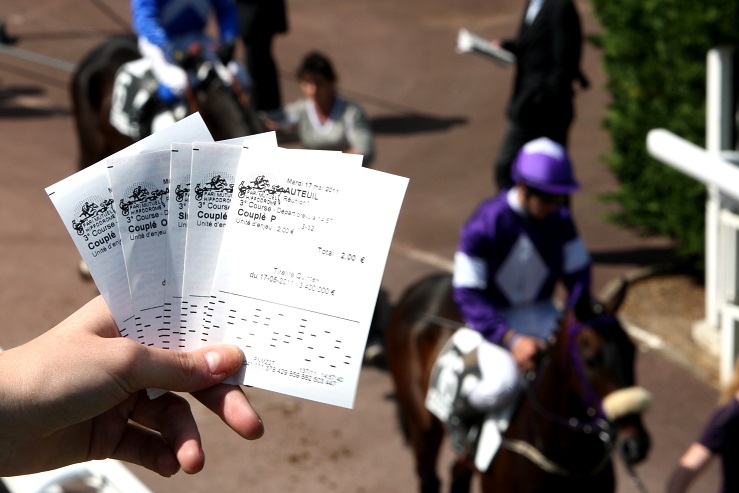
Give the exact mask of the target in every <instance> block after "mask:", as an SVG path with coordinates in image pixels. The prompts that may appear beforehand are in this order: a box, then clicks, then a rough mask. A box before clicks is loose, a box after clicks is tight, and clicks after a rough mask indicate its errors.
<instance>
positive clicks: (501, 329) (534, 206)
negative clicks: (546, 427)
mask: <svg viewBox="0 0 739 493" xmlns="http://www.w3.org/2000/svg"><path fill="white" fill-rule="evenodd" d="M511 174H512V178H513V181H514V183H515V185H514V186H513V188H511V189H507V190H504V191H502V192H501V193H500V195H498V196H497V197H494V198H490V199H488V200H486V201H484V202H483V203H482V204H481V205H480V206H479V207H478V209H477V210H476V211H475V213H474V214H473V215H472V217H471V218H470V219H469V220H468V221H467V223H466V224H465V225H464V227H463V228H462V231H461V240H460V242H459V247H458V249H457V252H456V254H455V257H454V277H453V287H454V299H455V301H456V303H457V305H458V306H459V309H460V311H461V313H462V317H463V319H464V322H465V324H466V325H467V326H468V327H471V328H473V329H475V330H476V331H478V332H479V333H480V334H481V335H482V337H483V339H484V341H483V343H482V344H481V346H480V347H479V349H478V358H477V359H478V363H479V367H480V375H481V378H480V380H479V383H476V384H475V385H474V386H472V388H471V389H468V391H469V393H468V394H467V403H466V405H469V406H470V407H471V409H468V410H469V411H477V412H494V411H496V410H501V409H503V408H505V407H506V406H507V405H508V404H511V403H513V402H514V401H515V399H516V397H517V396H518V393H519V390H520V389H521V377H520V372H519V370H524V371H528V370H533V369H535V366H536V358H537V355H538V353H539V352H540V351H541V350H542V349H543V348H544V345H545V341H547V340H548V339H549V338H550V336H551V335H552V334H553V332H554V331H555V329H556V327H557V322H558V320H559V317H560V315H561V312H560V310H558V309H557V307H556V306H555V305H554V303H553V300H552V296H553V292H554V289H555V286H556V284H557V282H558V281H562V282H563V283H564V285H565V286H566V288H567V290H568V292H569V299H568V304H574V303H575V301H576V300H577V299H579V297H580V296H583V295H585V296H589V295H590V267H591V260H590V255H589V254H588V252H587V249H586V248H585V245H584V243H583V241H582V239H581V238H580V236H579V235H578V233H577V229H576V227H575V224H574V222H573V219H572V217H571V215H570V211H569V209H568V207H567V206H566V203H567V195H568V194H570V193H571V192H573V191H574V190H576V189H577V188H578V186H579V185H578V183H577V182H576V181H575V178H574V176H573V171H572V166H571V163H570V159H569V157H568V156H567V153H566V151H565V150H564V148H563V147H562V146H561V145H560V144H558V143H556V142H554V141H552V140H549V139H547V138H540V139H536V140H533V141H531V142H529V143H527V144H526V145H525V146H524V147H523V148H522V149H521V151H519V153H518V156H517V157H516V160H515V161H514V163H513V170H512V173H511Z"/></svg>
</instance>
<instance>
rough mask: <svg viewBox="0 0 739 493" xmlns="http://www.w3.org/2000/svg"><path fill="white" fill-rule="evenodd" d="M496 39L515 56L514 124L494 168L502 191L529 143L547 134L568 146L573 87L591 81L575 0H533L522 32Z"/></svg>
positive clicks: (510, 108) (511, 121)
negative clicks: (585, 73)
mask: <svg viewBox="0 0 739 493" xmlns="http://www.w3.org/2000/svg"><path fill="white" fill-rule="evenodd" d="M492 43H493V44H494V45H496V46H500V47H502V48H504V49H506V50H509V51H511V52H512V53H513V54H514V55H516V75H515V79H514V83H513V93H512V96H511V100H510V102H509V105H508V118H509V126H508V130H507V132H506V135H505V138H504V140H503V144H502V147H501V149H500V152H499V154H498V157H497V159H496V161H495V163H494V169H493V176H494V178H495V181H496V184H497V186H498V188H499V189H501V190H502V189H506V188H510V187H511V186H512V185H513V183H512V182H511V178H510V176H511V163H512V162H513V159H514V158H515V157H516V154H517V153H518V151H519V150H520V149H521V147H522V146H523V145H524V144H525V143H526V142H529V141H531V140H534V139H536V138H539V137H548V138H550V139H552V140H554V141H555V142H558V143H560V144H562V146H564V147H567V135H568V132H569V128H570V124H571V123H572V121H573V119H574V107H573V106H574V105H573V99H574V87H573V86H574V83H575V82H576V81H577V82H579V83H580V86H581V87H582V88H586V87H587V85H588V82H587V80H586V79H585V77H584V76H583V75H582V72H581V71H580V54H581V51H582V31H581V27H580V17H579V15H578V13H577V10H576V9H575V6H574V5H573V3H572V1H571V0H530V1H529V3H528V7H527V9H526V11H525V12H524V16H523V20H522V21H521V27H520V29H519V32H518V36H517V37H516V38H515V39H506V40H493V41H492Z"/></svg>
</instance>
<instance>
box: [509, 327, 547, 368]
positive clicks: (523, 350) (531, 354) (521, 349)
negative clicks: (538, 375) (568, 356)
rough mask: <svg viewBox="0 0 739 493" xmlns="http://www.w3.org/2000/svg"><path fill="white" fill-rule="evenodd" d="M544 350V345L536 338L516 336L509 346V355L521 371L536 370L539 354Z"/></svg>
mask: <svg viewBox="0 0 739 493" xmlns="http://www.w3.org/2000/svg"><path fill="white" fill-rule="evenodd" d="M542 350H544V343H543V342H542V341H540V340H539V339H537V338H536V337H531V336H526V335H516V336H515V340H514V341H513V344H512V345H511V353H512V354H513V358H514V359H515V360H516V363H518V367H519V368H521V370H524V371H527V370H534V369H536V363H537V358H538V356H539V353H540V352H541V351H542Z"/></svg>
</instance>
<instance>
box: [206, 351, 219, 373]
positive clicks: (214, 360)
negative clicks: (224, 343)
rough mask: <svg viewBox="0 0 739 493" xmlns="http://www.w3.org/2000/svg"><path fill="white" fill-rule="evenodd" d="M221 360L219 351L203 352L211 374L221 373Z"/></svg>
mask: <svg viewBox="0 0 739 493" xmlns="http://www.w3.org/2000/svg"><path fill="white" fill-rule="evenodd" d="M222 361H223V357H221V353H219V352H218V351H210V352H207V353H205V363H206V364H207V365H208V370H210V372H211V374H213V375H219V374H221V373H223V368H221V362H222Z"/></svg>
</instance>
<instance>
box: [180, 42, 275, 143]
mask: <svg viewBox="0 0 739 493" xmlns="http://www.w3.org/2000/svg"><path fill="white" fill-rule="evenodd" d="M175 59H176V60H177V62H178V64H179V65H180V66H182V68H184V69H185V71H186V72H187V74H188V81H189V90H188V105H189V111H190V112H195V111H199V112H200V115H201V116H202V117H203V121H204V122H205V124H206V125H207V126H208V129H209V130H210V132H211V134H212V135H213V137H214V139H215V140H224V139H230V138H235V137H242V136H244V135H251V134H255V133H259V132H262V131H263V127H262V125H261V122H260V121H259V119H258V118H257V116H256V114H255V112H254V110H253V109H252V107H251V105H250V102H249V97H248V87H247V85H248V81H247V80H246V79H247V78H248V76H247V75H245V74H246V72H245V71H244V69H243V67H241V66H239V65H238V64H235V62H234V65H233V68H234V70H236V72H233V71H232V70H231V69H230V68H229V67H231V64H229V65H228V66H226V65H225V64H224V63H225V62H224V61H222V60H221V59H220V55H219V53H218V47H217V44H216V43H215V42H213V43H206V42H200V41H198V42H193V43H191V44H190V45H189V46H188V48H187V50H185V51H182V52H180V53H178V54H177V55H176V57H175Z"/></svg>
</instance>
